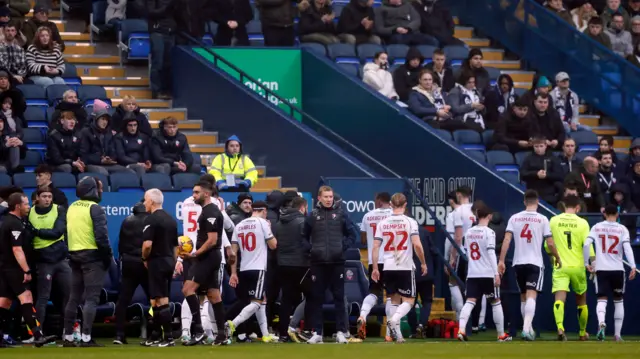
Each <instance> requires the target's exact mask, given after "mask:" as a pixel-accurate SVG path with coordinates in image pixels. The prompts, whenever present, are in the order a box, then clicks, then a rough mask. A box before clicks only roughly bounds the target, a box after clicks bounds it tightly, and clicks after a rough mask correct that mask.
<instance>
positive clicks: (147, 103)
mask: <svg viewBox="0 0 640 359" xmlns="http://www.w3.org/2000/svg"><path fill="white" fill-rule="evenodd" d="M110 98H111V103H112V104H113V106H118V105H120V104H121V103H122V101H123V99H121V98H113V97H110ZM136 103H137V104H138V106H139V107H140V108H148V109H168V108H171V101H166V100H152V99H140V98H136Z"/></svg>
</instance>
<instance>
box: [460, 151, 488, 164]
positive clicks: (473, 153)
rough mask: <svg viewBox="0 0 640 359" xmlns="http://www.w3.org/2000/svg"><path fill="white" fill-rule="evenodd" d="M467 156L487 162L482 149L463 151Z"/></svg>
mask: <svg viewBox="0 0 640 359" xmlns="http://www.w3.org/2000/svg"><path fill="white" fill-rule="evenodd" d="M465 153H466V154H467V155H468V156H469V157H471V158H473V160H474V161H477V162H480V163H487V158H486V157H485V155H484V152H482V151H467V152H465Z"/></svg>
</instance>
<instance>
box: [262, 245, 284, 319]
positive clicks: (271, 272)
mask: <svg viewBox="0 0 640 359" xmlns="http://www.w3.org/2000/svg"><path fill="white" fill-rule="evenodd" d="M274 257H275V256H274ZM274 259H275V258H274ZM279 278H285V277H280V276H279V272H278V262H277V261H276V260H270V261H269V262H268V263H267V278H266V283H265V288H266V289H267V325H268V326H269V327H272V326H273V319H274V318H275V316H276V314H277V310H276V309H277V308H276V303H277V301H278V297H279V296H280V287H281V285H282V284H281V282H282V281H281V280H280V279H279Z"/></svg>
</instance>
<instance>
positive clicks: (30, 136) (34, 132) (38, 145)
mask: <svg viewBox="0 0 640 359" xmlns="http://www.w3.org/2000/svg"><path fill="white" fill-rule="evenodd" d="M22 131H23V133H24V137H22V141H23V142H24V143H25V144H26V145H27V149H30V150H40V151H44V150H46V149H47V145H46V144H45V143H44V136H43V135H42V131H40V129H39V128H25V129H23V130H22Z"/></svg>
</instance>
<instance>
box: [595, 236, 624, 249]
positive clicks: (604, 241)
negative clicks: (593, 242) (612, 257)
mask: <svg viewBox="0 0 640 359" xmlns="http://www.w3.org/2000/svg"><path fill="white" fill-rule="evenodd" d="M598 237H600V242H602V253H610V254H618V250H617V249H616V246H617V245H618V243H619V242H620V238H619V237H618V236H612V235H608V236H605V235H604V234H601V235H599V236H598ZM607 239H610V240H612V243H611V245H610V246H609V249H607Z"/></svg>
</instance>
